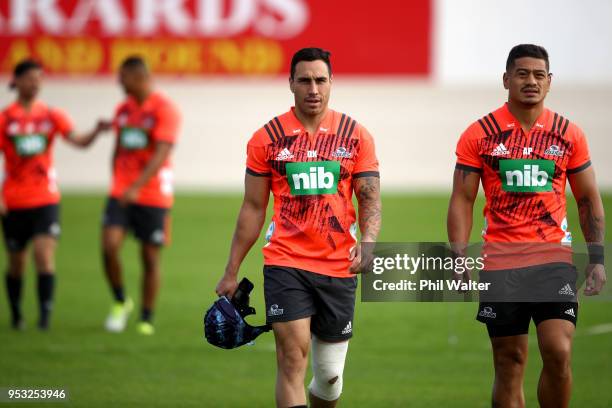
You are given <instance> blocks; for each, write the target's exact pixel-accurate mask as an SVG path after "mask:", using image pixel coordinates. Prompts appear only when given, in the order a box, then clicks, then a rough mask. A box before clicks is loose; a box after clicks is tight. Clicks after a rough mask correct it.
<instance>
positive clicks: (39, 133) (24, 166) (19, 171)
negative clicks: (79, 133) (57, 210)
mask: <svg viewBox="0 0 612 408" xmlns="http://www.w3.org/2000/svg"><path fill="white" fill-rule="evenodd" d="M72 131H73V125H72V121H71V120H70V119H69V118H68V116H67V115H66V114H64V113H63V112H61V111H59V110H57V109H53V108H50V107H48V106H47V105H45V104H44V103H43V102H41V101H35V102H34V103H33V104H32V107H31V109H30V110H29V111H26V110H25V109H24V108H23V107H22V106H21V105H20V104H18V103H17V102H15V103H13V104H12V105H10V106H9V107H7V108H6V109H5V110H4V111H2V112H1V113H0V150H2V151H3V152H4V168H5V179H4V184H3V186H2V196H3V199H4V203H5V205H6V207H7V208H8V209H9V210H11V209H27V208H33V207H40V206H43V205H50V204H57V203H58V202H59V200H60V193H59V190H58V188H57V183H56V174H55V169H54V167H53V143H54V141H55V137H56V136H57V135H60V136H62V137H68V136H69V135H70V133H72Z"/></svg>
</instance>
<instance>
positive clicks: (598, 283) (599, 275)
mask: <svg viewBox="0 0 612 408" xmlns="http://www.w3.org/2000/svg"><path fill="white" fill-rule="evenodd" d="M605 284H606V270H605V269H604V266H603V265H601V264H588V265H587V267H586V287H585V288H584V295H585V296H595V295H598V294H599V292H601V290H602V289H603V287H604V285H605Z"/></svg>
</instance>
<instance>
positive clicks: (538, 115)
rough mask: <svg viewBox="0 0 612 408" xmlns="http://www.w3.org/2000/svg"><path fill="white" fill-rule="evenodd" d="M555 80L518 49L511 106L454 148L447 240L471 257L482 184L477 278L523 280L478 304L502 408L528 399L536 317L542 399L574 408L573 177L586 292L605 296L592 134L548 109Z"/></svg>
mask: <svg viewBox="0 0 612 408" xmlns="http://www.w3.org/2000/svg"><path fill="white" fill-rule="evenodd" d="M551 79H552V75H551V74H550V72H549V61H548V53H547V52H546V50H545V49H544V48H542V47H539V46H536V45H531V44H522V45H518V46H516V47H514V48H513V49H512V50H511V51H510V54H509V56H508V61H507V63H506V72H505V73H504V75H503V84H504V88H505V89H507V90H508V102H507V103H506V104H505V105H504V106H502V107H501V108H499V109H497V110H496V111H494V112H492V113H490V114H488V115H486V116H484V117H483V118H482V119H479V120H478V121H476V122H474V123H473V124H472V125H471V126H470V127H469V128H468V129H467V130H466V131H465V132H464V133H463V134H462V135H461V138H460V140H459V143H458V145H457V151H456V154H457V164H456V169H455V174H454V180H453V193H452V196H451V199H450V204H449V210H448V238H449V241H450V242H451V245H452V246H453V249H454V250H455V251H456V252H457V253H458V254H459V255H462V254H463V253H464V250H465V247H466V245H467V242H468V240H469V236H470V232H471V228H472V212H473V205H474V200H475V199H476V195H477V193H478V185H479V182H480V181H482V186H483V189H484V192H485V197H486V206H485V209H484V216H485V227H484V230H483V236H484V241H485V253H486V254H487V255H492V256H489V257H488V258H486V260H485V268H484V270H483V271H482V272H481V274H480V279H481V280H483V279H484V280H491V281H494V282H495V281H500V282H503V285H505V286H502V287H504V288H510V289H512V286H513V285H518V286H516V287H517V288H518V289H519V292H516V294H515V295H514V297H513V298H512V299H514V298H516V299H517V300H516V301H514V300H513V301H506V300H503V301H500V299H502V298H498V299H493V300H492V301H491V302H489V301H486V300H485V301H483V297H481V303H480V305H479V311H478V316H477V319H478V320H479V321H481V322H483V323H485V324H486V326H487V331H488V333H489V336H490V339H491V344H492V348H493V362H494V366H495V382H494V385H493V406H495V407H522V406H524V404H525V401H524V395H523V374H524V370H525V365H526V362H527V333H528V330H529V324H530V321H531V320H532V319H533V321H534V323H535V326H536V330H537V336H538V345H539V348H540V354H541V356H542V361H543V368H542V372H541V375H540V381H539V384H538V400H539V402H540V405H541V406H542V407H567V406H568V405H569V400H570V394H571V385H572V374H571V368H570V358H571V347H572V339H573V335H574V331H575V327H576V321H577V317H578V303H577V300H576V295H577V289H576V278H577V276H576V275H577V272H576V270H575V268H574V266H573V265H572V263H571V251H570V250H569V248H568V247H569V245H570V244H571V233H570V232H569V229H568V225H567V219H566V199H565V185H566V181H567V180H568V181H569V184H570V186H571V188H572V192H573V194H574V197H575V199H576V202H577V203H578V209H579V214H580V226H581V228H582V232H583V234H584V237H585V240H586V241H587V245H588V248H589V257H590V263H589V265H588V266H587V270H586V277H587V279H586V288H585V290H584V294H585V295H587V296H591V295H596V294H598V293H599V292H600V291H601V289H602V287H603V285H604V283H605V280H606V275H605V270H604V262H603V261H604V259H603V242H604V230H605V222H604V209H603V205H602V201H601V198H600V195H599V191H598V188H597V184H596V182H595V172H594V170H593V167H592V166H591V161H590V157H589V151H588V147H587V142H586V138H585V136H584V133H583V132H582V130H581V129H580V128H579V127H578V126H576V125H575V124H573V123H571V122H570V121H569V120H567V119H566V118H564V117H563V116H561V115H559V114H558V113H555V112H552V111H550V110H548V109H546V108H545V107H544V99H545V97H546V95H547V94H548V91H549V89H550V84H551ZM518 244H520V249H521V251H520V253H518V252H517V251H518V249H517V246H518ZM502 248H503V249H502ZM500 277H501V280H500ZM515 282H519V283H518V284H515ZM527 282H529V283H527ZM551 285H552V286H551ZM536 286H537V289H539V290H541V291H542V292H541V295H540V292H534V293H538V295H537V296H536V297H533V295H527V296H528V298H526V299H523V300H520V299H521V298H523V297H525V296H526V294H527V293H531V292H529V291H531V290H533V289H534V287H536ZM508 293H513V292H511V291H510V292H508ZM481 295H482V296H485V295H487V294H486V293H481ZM503 299H505V298H503Z"/></svg>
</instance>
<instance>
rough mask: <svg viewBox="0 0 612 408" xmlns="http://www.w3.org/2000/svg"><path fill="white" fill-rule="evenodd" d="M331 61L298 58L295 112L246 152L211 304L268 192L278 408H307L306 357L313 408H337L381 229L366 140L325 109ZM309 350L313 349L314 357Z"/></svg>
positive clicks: (267, 288)
mask: <svg viewBox="0 0 612 408" xmlns="http://www.w3.org/2000/svg"><path fill="white" fill-rule="evenodd" d="M329 55H330V54H329V52H327V51H324V50H322V49H319V48H306V49H302V50H300V51H298V52H297V53H296V54H295V55H294V56H293V58H292V61H291V76H290V79H289V84H290V89H291V92H292V93H293V94H294V99H295V107H293V108H291V109H290V110H289V111H288V112H286V113H283V114H282V115H280V116H277V117H275V118H274V119H272V120H270V121H269V122H268V123H267V124H266V125H265V126H264V127H263V128H261V129H260V130H258V131H257V132H256V133H255V134H254V135H253V137H252V138H251V140H250V141H249V143H248V145H247V168H246V175H245V194H244V202H243V204H242V208H241V210H240V214H239V216H238V223H237V226H236V230H235V233H234V238H233V241H232V246H231V250H230V255H229V260H228V264H227V266H226V269H225V274H224V275H223V277H222V278H221V280H220V282H219V283H218V285H217V288H216V292H217V294H218V295H220V296H221V295H227V296H231V295H232V294H233V293H234V291H235V290H236V287H237V285H238V282H237V276H238V272H239V268H240V264H241V263H242V261H243V259H244V257H245V256H246V254H247V252H248V251H249V250H250V248H251V247H252V245H253V244H254V243H255V241H256V240H257V237H258V236H259V233H260V231H261V228H262V225H263V222H264V220H265V216H266V207H267V204H268V198H269V195H270V191H271V192H272V194H273V196H274V215H273V218H272V223H271V224H270V227H269V228H268V232H267V234H266V238H267V240H268V243H267V244H266V246H265V247H264V249H263V253H264V258H265V261H264V264H265V265H264V292H265V301H266V309H267V322H268V323H270V324H272V327H273V330H274V336H275V339H276V356H277V380H276V404H277V406H278V407H283V408H285V407H302V406H303V407H305V406H306V405H305V404H306V395H305V392H304V377H305V374H306V368H307V366H308V352H309V350H311V352H312V370H313V379H312V381H311V382H310V385H309V387H308V389H309V399H310V402H311V406H312V407H334V406H335V405H336V403H337V401H338V399H339V397H340V393H341V392H342V374H343V370H344V364H345V359H346V353H347V350H348V340H349V339H350V338H351V337H352V331H353V324H352V322H353V314H354V308H355V289H356V287H357V278H356V277H355V275H354V273H356V272H357V271H358V269H359V264H360V261H361V249H360V245H359V244H358V243H357V237H356V231H357V226H356V224H355V219H356V217H355V209H354V208H353V204H352V195H353V191H355V194H356V196H357V201H358V205H359V228H360V230H361V234H362V236H361V240H362V242H370V243H372V242H375V241H376V238H377V236H378V232H379V230H380V225H381V204H380V187H379V173H378V160H377V159H376V155H375V152H374V142H373V139H372V136H370V134H369V133H368V132H367V130H366V129H365V128H363V127H362V126H361V125H359V124H357V122H356V121H355V120H353V119H352V118H350V117H349V116H348V115H346V114H341V113H338V112H335V111H333V110H331V109H329V108H328V102H329V96H330V91H331V82H332V76H331V64H330V60H329ZM311 346H312V348H311Z"/></svg>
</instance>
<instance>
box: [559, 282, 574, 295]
mask: <svg viewBox="0 0 612 408" xmlns="http://www.w3.org/2000/svg"><path fill="white" fill-rule="evenodd" d="M559 294H560V295H567V296H574V291H573V290H572V287H571V286H570V284H569V283H567V284H566V285H565V286H564V287H562V288H561V289H559Z"/></svg>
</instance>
